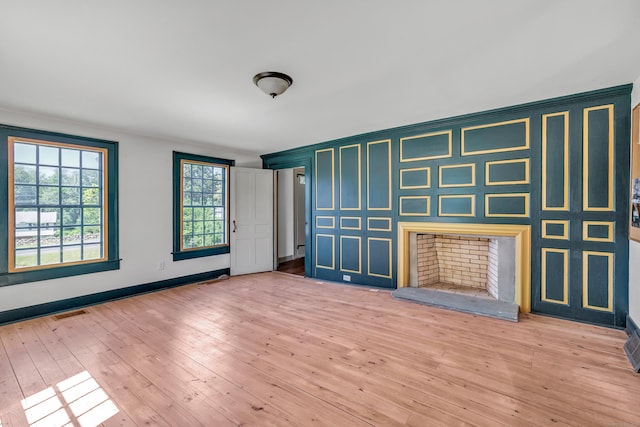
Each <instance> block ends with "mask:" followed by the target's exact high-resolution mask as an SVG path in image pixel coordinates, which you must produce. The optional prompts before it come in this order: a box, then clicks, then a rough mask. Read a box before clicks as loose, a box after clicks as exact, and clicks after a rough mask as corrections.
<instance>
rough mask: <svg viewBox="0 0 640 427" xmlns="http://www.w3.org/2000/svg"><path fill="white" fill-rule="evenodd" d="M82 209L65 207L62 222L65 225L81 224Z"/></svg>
mask: <svg viewBox="0 0 640 427" xmlns="http://www.w3.org/2000/svg"><path fill="white" fill-rule="evenodd" d="M81 214H82V209H80V208H64V209H62V222H63V224H64V225H80V220H81V219H82V218H81Z"/></svg>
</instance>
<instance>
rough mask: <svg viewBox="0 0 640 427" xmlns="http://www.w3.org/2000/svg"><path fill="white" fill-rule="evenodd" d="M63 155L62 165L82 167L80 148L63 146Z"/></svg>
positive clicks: (61, 152)
mask: <svg viewBox="0 0 640 427" xmlns="http://www.w3.org/2000/svg"><path fill="white" fill-rule="evenodd" d="M60 154H61V155H62V166H71V167H74V168H78V167H80V150H71V149H67V148H63V149H62V150H60Z"/></svg>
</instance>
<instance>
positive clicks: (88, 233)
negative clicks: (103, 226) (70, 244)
mask: <svg viewBox="0 0 640 427" xmlns="http://www.w3.org/2000/svg"><path fill="white" fill-rule="evenodd" d="M82 242H83V243H99V242H100V227H99V226H95V225H94V226H89V227H82Z"/></svg>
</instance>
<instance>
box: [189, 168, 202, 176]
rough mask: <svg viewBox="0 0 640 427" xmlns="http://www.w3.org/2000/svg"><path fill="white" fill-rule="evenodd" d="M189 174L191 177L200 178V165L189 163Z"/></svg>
mask: <svg viewBox="0 0 640 427" xmlns="http://www.w3.org/2000/svg"><path fill="white" fill-rule="evenodd" d="M191 176H192V177H193V178H202V165H191Z"/></svg>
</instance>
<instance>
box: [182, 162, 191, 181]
mask: <svg viewBox="0 0 640 427" xmlns="http://www.w3.org/2000/svg"><path fill="white" fill-rule="evenodd" d="M182 176H184V177H185V178H188V177H191V165H190V164H189V163H185V164H183V165H182Z"/></svg>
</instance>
